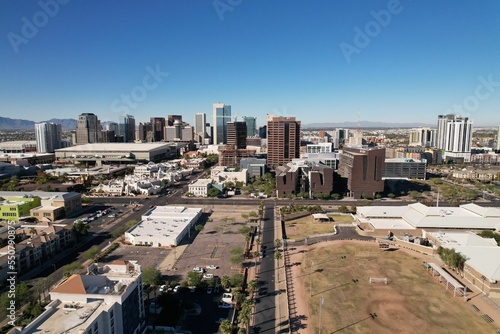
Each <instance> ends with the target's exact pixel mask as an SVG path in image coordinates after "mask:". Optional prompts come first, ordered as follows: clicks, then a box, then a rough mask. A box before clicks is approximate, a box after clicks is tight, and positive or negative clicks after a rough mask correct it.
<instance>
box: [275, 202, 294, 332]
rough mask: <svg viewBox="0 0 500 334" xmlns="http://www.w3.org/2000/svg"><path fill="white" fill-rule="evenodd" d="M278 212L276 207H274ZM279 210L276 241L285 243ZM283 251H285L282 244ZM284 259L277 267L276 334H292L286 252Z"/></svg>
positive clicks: (283, 255) (276, 223) (276, 213)
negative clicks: (287, 287)
mask: <svg viewBox="0 0 500 334" xmlns="http://www.w3.org/2000/svg"><path fill="white" fill-rule="evenodd" d="M274 209H275V210H276V206H275V207H274ZM279 217H280V215H279V210H277V212H275V213H274V239H275V240H276V239H279V240H281V241H283V231H282V229H281V220H280V218H279ZM280 249H281V250H284V243H283V242H282V244H281V247H280ZM281 254H282V258H281V260H279V261H276V266H275V269H274V270H275V274H274V277H275V284H276V291H277V292H278V293H276V297H275V305H276V333H291V331H290V315H289V313H288V293H287V289H286V272H285V257H286V255H285V252H284V251H283V252H282V253H281Z"/></svg>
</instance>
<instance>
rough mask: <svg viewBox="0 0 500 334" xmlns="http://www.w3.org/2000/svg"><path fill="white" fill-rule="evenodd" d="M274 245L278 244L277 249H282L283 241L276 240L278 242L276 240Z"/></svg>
mask: <svg viewBox="0 0 500 334" xmlns="http://www.w3.org/2000/svg"><path fill="white" fill-rule="evenodd" d="M274 243H275V244H276V247H277V248H280V247H281V240H280V239H276V240H274Z"/></svg>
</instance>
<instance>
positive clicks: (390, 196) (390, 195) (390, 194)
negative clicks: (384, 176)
mask: <svg viewBox="0 0 500 334" xmlns="http://www.w3.org/2000/svg"><path fill="white" fill-rule="evenodd" d="M387 197H389V198H394V197H396V195H394V194H393V193H389V194H388V195H387Z"/></svg>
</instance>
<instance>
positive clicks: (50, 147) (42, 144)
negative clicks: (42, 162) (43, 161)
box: [35, 123, 61, 153]
mask: <svg viewBox="0 0 500 334" xmlns="http://www.w3.org/2000/svg"><path fill="white" fill-rule="evenodd" d="M35 137H36V151H37V152H38V153H54V150H56V149H58V148H61V124H54V123H39V124H35Z"/></svg>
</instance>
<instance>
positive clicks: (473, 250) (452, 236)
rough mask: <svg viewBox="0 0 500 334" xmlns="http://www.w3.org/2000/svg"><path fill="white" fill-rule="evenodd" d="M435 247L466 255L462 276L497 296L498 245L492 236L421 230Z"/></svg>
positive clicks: (499, 272) (499, 289)
mask: <svg viewBox="0 0 500 334" xmlns="http://www.w3.org/2000/svg"><path fill="white" fill-rule="evenodd" d="M424 237H426V238H427V239H428V240H429V241H430V242H431V244H432V245H433V246H434V248H437V247H439V246H441V247H443V248H450V249H454V250H455V251H456V252H457V253H460V254H462V255H463V256H464V257H465V264H464V270H463V273H462V275H463V277H464V278H465V279H466V280H467V281H468V282H469V283H470V284H472V285H474V286H475V287H476V288H478V289H479V290H480V291H482V292H483V293H484V294H485V295H487V296H489V297H490V298H500V247H498V245H497V242H496V241H495V239H488V238H481V237H480V236H478V235H476V234H474V233H471V232H455V231H438V232H427V231H425V232H424Z"/></svg>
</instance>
